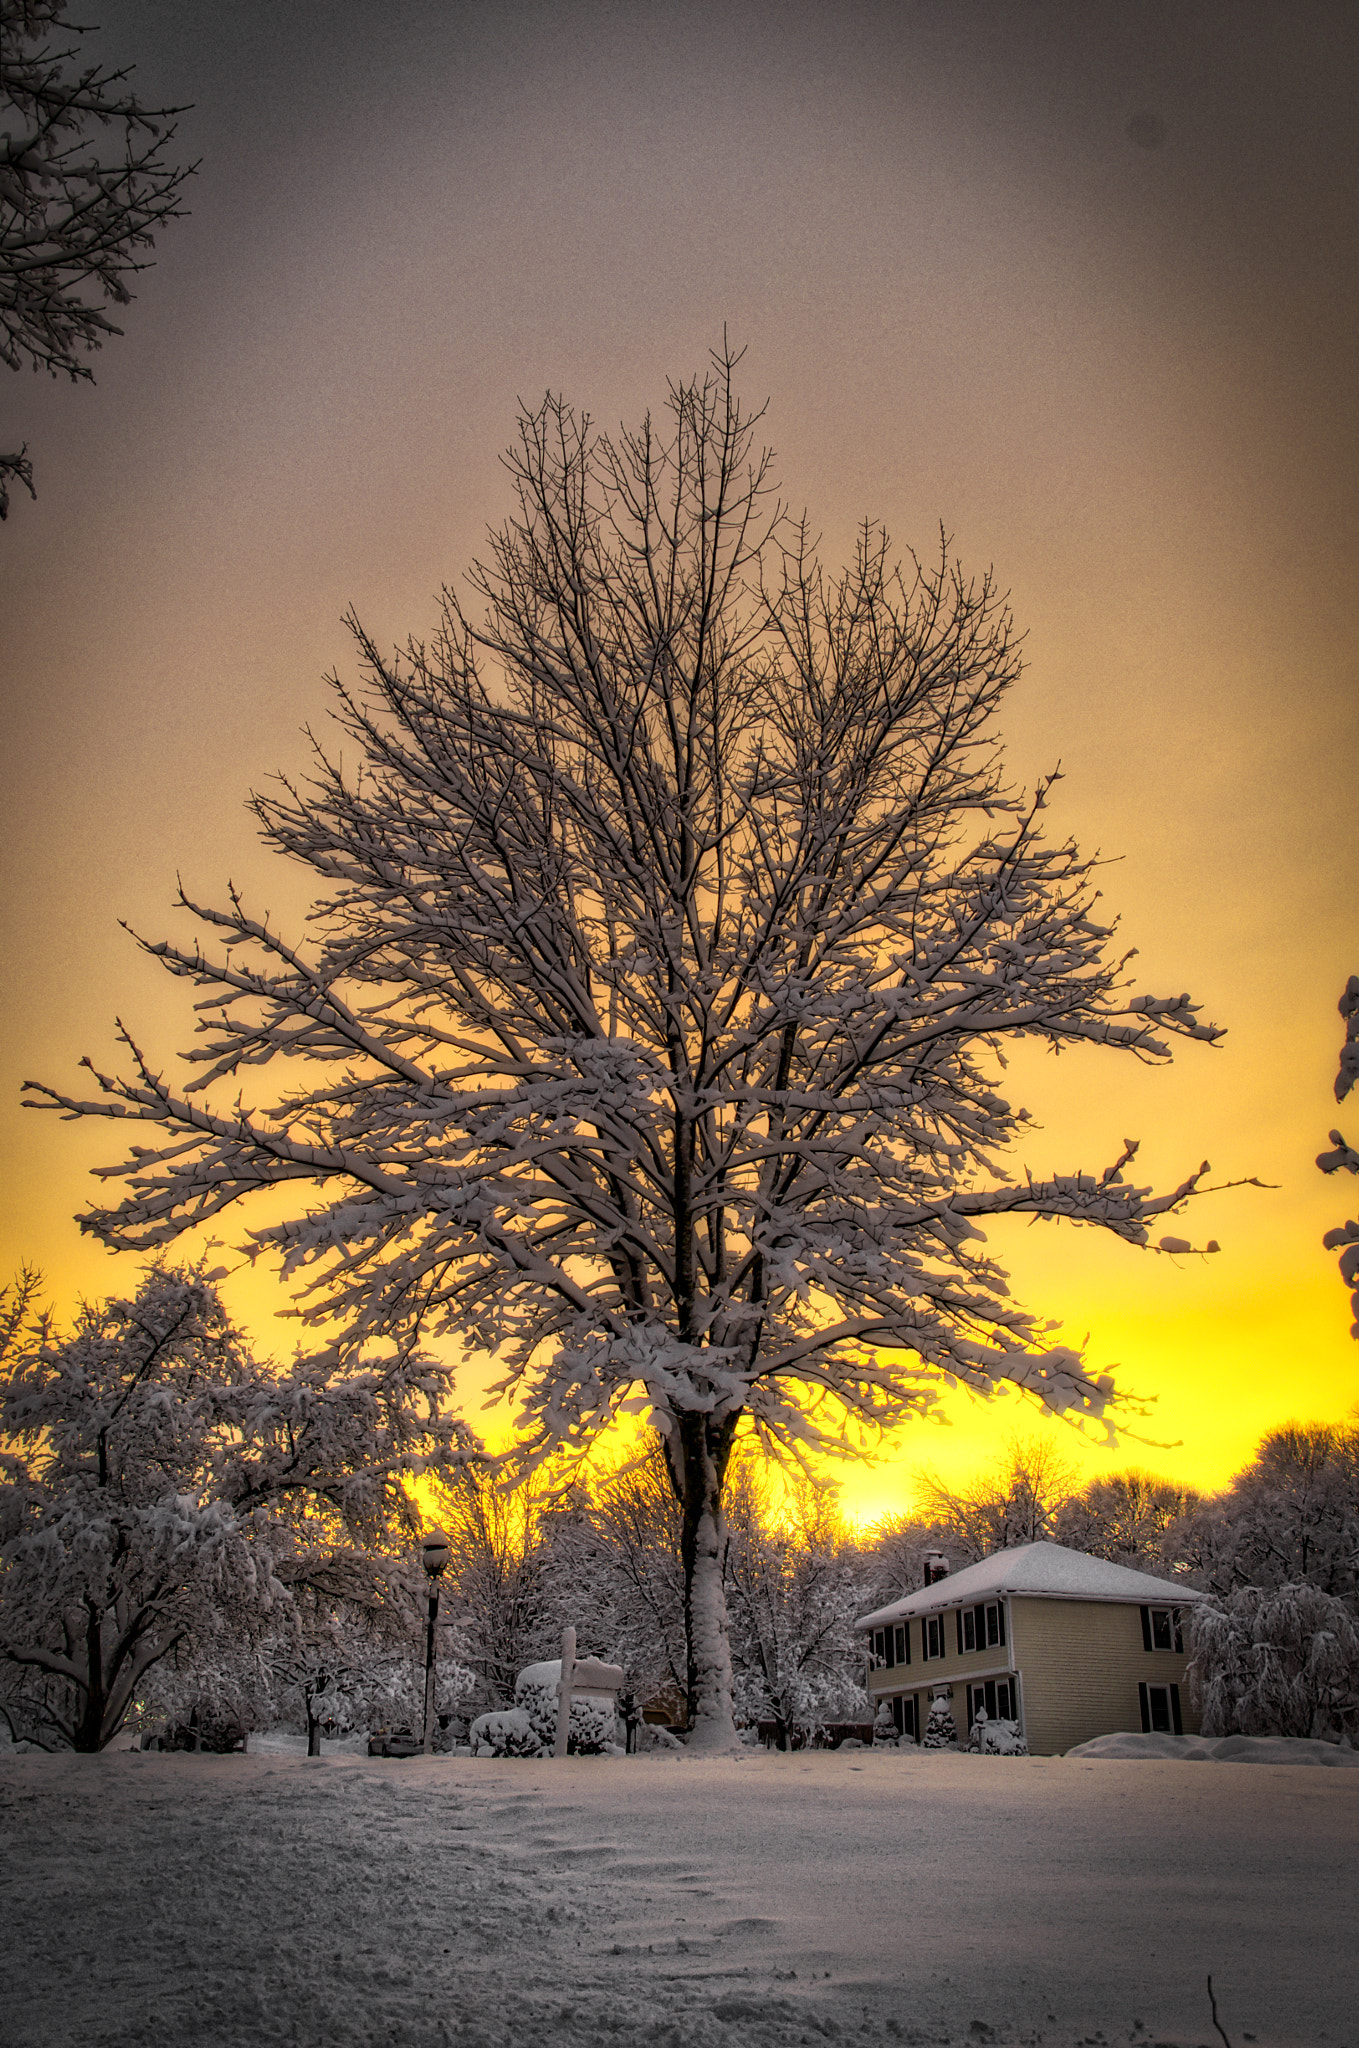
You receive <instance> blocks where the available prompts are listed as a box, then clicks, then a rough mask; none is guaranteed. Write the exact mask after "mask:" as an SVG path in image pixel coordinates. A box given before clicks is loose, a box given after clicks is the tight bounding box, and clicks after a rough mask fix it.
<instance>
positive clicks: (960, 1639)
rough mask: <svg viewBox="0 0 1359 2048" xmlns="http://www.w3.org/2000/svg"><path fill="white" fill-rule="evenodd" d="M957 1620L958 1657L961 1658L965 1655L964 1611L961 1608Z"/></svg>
mask: <svg viewBox="0 0 1359 2048" xmlns="http://www.w3.org/2000/svg"><path fill="white" fill-rule="evenodd" d="M956 1619H957V1623H958V1655H959V1656H960V1657H961V1656H962V1654H963V1610H962V1608H961V1607H960V1608H959V1609H958V1613H957V1616H956Z"/></svg>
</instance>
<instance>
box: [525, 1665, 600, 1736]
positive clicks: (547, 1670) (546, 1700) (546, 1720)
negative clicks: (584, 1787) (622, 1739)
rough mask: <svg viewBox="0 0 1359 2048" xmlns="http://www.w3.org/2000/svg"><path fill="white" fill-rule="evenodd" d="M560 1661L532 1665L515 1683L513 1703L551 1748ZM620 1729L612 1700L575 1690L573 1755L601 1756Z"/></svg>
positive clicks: (572, 1701)
mask: <svg viewBox="0 0 1359 2048" xmlns="http://www.w3.org/2000/svg"><path fill="white" fill-rule="evenodd" d="M561 1668H562V1667H561V1662H560V1660H559V1659H558V1660H555V1661H554V1662H553V1663H551V1664H530V1666H529V1667H528V1670H527V1671H521V1672H520V1674H519V1676H518V1678H517V1679H516V1680H515V1682H514V1703H515V1705H516V1707H519V1708H521V1709H522V1710H523V1712H524V1713H526V1714H527V1715H528V1718H529V1720H530V1722H531V1723H532V1725H533V1729H534V1732H535V1733H536V1735H537V1737H538V1741H539V1743H540V1744H541V1746H542V1748H543V1749H545V1750H551V1749H553V1748H554V1747H555V1745H556V1741H557V1687H558V1684H559V1683H560V1673H561ZM617 1732H618V1716H617V1714H616V1713H615V1712H614V1708H613V1702H612V1701H611V1700H605V1699H601V1698H600V1697H599V1696H598V1695H597V1694H591V1693H574V1694H573V1695H572V1698H571V1725H570V1729H569V1731H568V1734H567V1741H566V1747H567V1754H568V1755H570V1756H602V1755H603V1754H604V1752H605V1750H606V1749H612V1748H613V1747H614V1743H615V1740H616V1737H617Z"/></svg>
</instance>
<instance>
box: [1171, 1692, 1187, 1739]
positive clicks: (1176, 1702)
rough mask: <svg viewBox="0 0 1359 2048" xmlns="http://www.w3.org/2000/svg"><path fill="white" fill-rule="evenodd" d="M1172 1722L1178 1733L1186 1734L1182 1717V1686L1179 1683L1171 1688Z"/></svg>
mask: <svg viewBox="0 0 1359 2048" xmlns="http://www.w3.org/2000/svg"><path fill="white" fill-rule="evenodd" d="M1170 1723H1171V1726H1172V1727H1173V1728H1174V1730H1175V1733H1176V1734H1177V1735H1183V1734H1184V1723H1183V1721H1182V1720H1181V1719H1180V1688H1179V1687H1178V1685H1172V1686H1171V1688H1170Z"/></svg>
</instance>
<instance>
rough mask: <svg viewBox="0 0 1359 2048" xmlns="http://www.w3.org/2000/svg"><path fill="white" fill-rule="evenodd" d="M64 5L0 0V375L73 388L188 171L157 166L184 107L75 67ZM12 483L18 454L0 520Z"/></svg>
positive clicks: (0, 485)
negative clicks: (0, 365)
mask: <svg viewBox="0 0 1359 2048" xmlns="http://www.w3.org/2000/svg"><path fill="white" fill-rule="evenodd" d="M66 6H67V0H0V123H3V126H0V362H4V363H7V364H8V366H9V368H10V369H11V370H18V369H22V368H23V367H24V366H25V365H30V366H31V367H32V368H33V369H35V370H46V371H47V372H48V373H49V374H50V375H51V376H53V377H58V376H66V377H69V378H70V379H71V380H72V382H76V381H78V380H79V379H80V378H82V377H85V378H89V379H90V380H91V381H92V380H93V377H94V372H93V371H92V370H91V368H90V366H89V364H88V363H87V362H86V360H85V357H86V356H87V355H88V354H90V353H91V352H92V351H93V350H95V349H97V348H100V347H102V345H103V342H104V340H105V337H106V336H108V335H112V334H121V333H122V331H123V330H122V328H121V327H118V326H116V325H115V323H114V322H113V320H112V319H111V318H110V316H109V313H108V311H107V308H108V306H109V305H110V304H112V305H117V306H126V305H128V304H129V303H130V302H131V298H132V293H131V292H130V291H129V289H128V279H129V278H130V277H132V276H133V275H134V274H135V273H136V272H137V271H139V270H146V269H148V268H149V267H150V258H149V257H148V256H147V255H146V254H145V251H147V250H149V249H150V248H151V247H152V246H153V244H154V242H155V231H156V229H157V228H158V227H160V226H161V224H162V223H163V222H164V221H167V220H175V219H177V218H178V217H179V216H180V215H181V214H182V213H183V211H184V209H183V207H182V206H181V205H180V203H179V201H180V193H181V188H182V187H183V184H184V181H185V179H186V178H188V177H190V176H191V175H192V173H193V172H194V171H195V170H196V169H197V168H198V167H197V165H196V164H186V165H174V164H171V163H169V162H168V161H167V159H166V154H165V152H166V151H167V149H168V148H169V145H170V143H171V142H172V141H173V139H174V135H175V127H174V116H175V115H176V114H180V113H183V112H184V111H185V110H184V109H183V108H182V107H143V106H141V105H140V104H139V103H138V101H137V100H136V98H135V97H134V96H133V95H132V94H131V93H129V92H127V91H126V89H125V88H126V83H127V80H128V78H129V76H130V72H129V71H128V70H126V69H124V70H121V71H106V70H103V69H102V68H101V67H100V66H99V65H90V66H88V67H86V68H84V69H81V68H79V61H78V60H79V57H80V44H79V42H78V41H74V42H68V41H66V40H65V38H66V37H67V36H71V37H80V36H84V35H88V34H89V33H90V30H89V29H88V28H86V27H81V26H77V25H76V24H75V23H68V22H66V21H64V20H63V16H64V15H65V12H66ZM54 33H55V34H56V35H57V37H58V40H57V41H55V42H54V41H52V40H50V38H51V37H52V36H53V34H54ZM11 481H12V482H14V483H17V484H22V485H23V487H24V488H25V489H26V490H27V491H28V493H29V496H30V497H35V496H36V495H37V494H36V492H35V491H34V488H33V465H32V463H31V462H30V460H29V457H28V448H27V444H25V445H24V446H23V447H21V448H20V449H19V450H18V452H17V453H14V452H8V453H3V452H0V519H3V518H4V517H5V516H6V514H7V512H8V509H9V491H8V486H9V484H10V482H11Z"/></svg>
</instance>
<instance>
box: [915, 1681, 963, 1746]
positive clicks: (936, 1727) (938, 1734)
mask: <svg viewBox="0 0 1359 2048" xmlns="http://www.w3.org/2000/svg"><path fill="white" fill-rule="evenodd" d="M957 1744H958V1730H957V1727H956V1726H955V1724H954V1719H953V1707H952V1703H951V1702H950V1700H949V1698H948V1695H947V1694H946V1693H937V1694H936V1695H935V1697H934V1698H933V1699H932V1700H931V1701H930V1715H929V1719H928V1721H926V1723H925V1736H924V1740H923V1742H922V1743H921V1748H922V1749H955V1748H956V1747H957Z"/></svg>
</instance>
